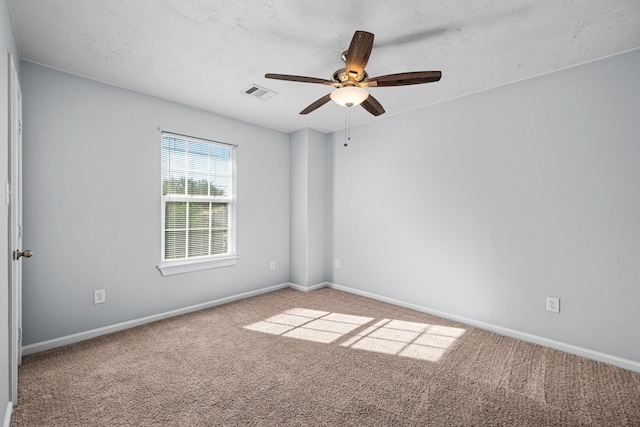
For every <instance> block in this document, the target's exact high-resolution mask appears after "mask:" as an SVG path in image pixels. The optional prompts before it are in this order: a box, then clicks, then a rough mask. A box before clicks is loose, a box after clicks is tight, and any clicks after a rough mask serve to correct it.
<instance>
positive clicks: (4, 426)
mask: <svg viewBox="0 0 640 427" xmlns="http://www.w3.org/2000/svg"><path fill="white" fill-rule="evenodd" d="M11 415H13V402H9V403H7V411H6V412H5V413H4V422H3V423H2V427H11Z"/></svg>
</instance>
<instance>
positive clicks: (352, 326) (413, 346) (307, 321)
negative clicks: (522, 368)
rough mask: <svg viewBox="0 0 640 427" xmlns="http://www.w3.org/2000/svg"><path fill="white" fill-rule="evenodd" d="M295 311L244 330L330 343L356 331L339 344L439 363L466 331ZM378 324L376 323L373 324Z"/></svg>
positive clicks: (297, 309) (270, 318) (317, 312)
mask: <svg viewBox="0 0 640 427" xmlns="http://www.w3.org/2000/svg"><path fill="white" fill-rule="evenodd" d="M376 320H377V319H375V318H373V317H365V316H354V315H351V314H342V313H331V312H328V311H319V310H309V309H305V308H292V309H290V310H286V311H283V312H282V313H280V314H276V315H275V316H272V317H269V318H268V319H265V320H263V321H260V322H256V323H252V324H250V325H247V326H245V327H244V329H248V330H252V331H256V332H262V333H266V334H272V335H280V336H284V337H288V338H296V339H301V340H305V341H314V342H319V343H324V344H330V343H333V342H336V341H338V340H339V339H341V338H347V335H349V334H351V333H353V332H355V334H354V335H353V336H351V337H348V338H347V339H346V340H345V341H344V342H342V343H341V344H340V345H341V346H342V347H348V348H353V349H356V350H366V351H373V352H376V353H384V354H394V355H398V356H403V357H410V358H413V359H421V360H426V361H430V362H437V361H438V360H440V359H441V358H442V356H443V355H444V354H445V353H446V351H447V350H448V349H449V348H450V347H451V346H452V345H453V343H454V342H455V341H456V340H457V339H458V338H459V337H460V336H461V335H462V334H464V332H465V329H462V328H454V327H450V326H442V325H431V324H428V323H417V322H407V321H404V320H396V319H379V320H377V321H376ZM374 322H375V323H374Z"/></svg>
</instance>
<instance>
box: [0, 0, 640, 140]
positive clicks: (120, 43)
mask: <svg viewBox="0 0 640 427" xmlns="http://www.w3.org/2000/svg"><path fill="white" fill-rule="evenodd" d="M10 5H11V8H12V14H13V19H14V25H15V28H16V33H17V39H18V45H19V49H20V54H21V57H22V58H23V59H26V60H28V61H32V62H36V63H39V64H43V65H46V66H49V67H53V68H56V69H59V70H63V71H66V72H69V73H72V74H76V75H79V76H84V77H88V78H90V79H94V80H98V81H101V82H105V83H109V84H112V85H116V86H120V87H123V88H127V89H131V90H135V91H138V92H142V93H145V94H150V95H154V96H157V97H160V98H164V99H168V100H172V101H176V102H180V103H182V104H186V105H190V106H193V107H197V108H201V109H203V110H208V111H212V112H214V113H218V114H221V115H224V116H228V117H233V118H236V119H240V120H243V121H246V122H250V123H255V124H258V125H262V126H265V127H268V128H272V129H276V130H280V131H284V132H291V131H295V130H298V129H301V128H305V127H310V128H314V129H317V130H320V131H323V132H329V131H335V130H339V129H341V128H342V127H343V126H344V121H345V114H344V107H340V106H338V105H336V104H334V103H328V104H326V105H325V106H323V107H321V108H319V109H318V110H316V111H314V112H312V113H311V114H309V115H306V116H300V115H299V114H298V112H299V111H301V110H302V109H303V108H304V107H306V106H307V105H309V104H310V103H311V102H313V101H315V100H316V99H318V98H320V97H322V96H324V95H325V94H327V93H329V91H330V90H331V89H332V88H331V87H329V86H324V85H317V84H309V83H295V82H286V81H277V80H269V79H265V78H264V74H265V73H268V72H271V73H282V74H297V75H303V76H311V77H320V78H326V79H328V78H330V77H331V75H332V73H333V72H334V71H335V70H337V69H338V68H341V67H343V62H342V61H341V59H340V54H341V53H342V51H344V50H345V49H347V47H348V45H349V42H350V40H351V37H352V36H353V33H354V31H355V30H365V31H369V32H372V33H374V34H375V41H374V46H373V52H372V54H371V58H370V60H369V63H368V65H367V67H366V70H367V72H368V74H369V75H370V76H377V75H381V74H390V73H398V72H404V71H422V70H441V71H442V73H443V77H442V80H441V81H440V82H438V83H430V84H425V85H417V86H407V87H384V88H371V89H370V91H371V93H372V94H373V95H374V96H375V97H376V98H377V99H378V100H379V101H380V103H381V104H382V105H383V106H384V107H385V109H386V111H387V112H386V114H384V115H382V116H380V117H379V118H374V117H373V116H371V115H370V114H369V113H367V112H366V111H364V110H363V109H362V108H359V107H354V108H352V109H351V123H352V125H355V124H359V123H364V122H367V121H370V120H381V119H384V117H385V116H389V115H392V114H398V113H401V112H403V111H407V110H413V109H416V108H419V107H421V106H424V105H428V104H433V103H436V102H439V101H442V100H445V99H449V98H453V97H457V96H461V95H465V94H469V93H472V92H477V91H480V90H483V89H487V88H490V87H495V86H498V85H502V84H506V83H509V82H513V81H517V80H521V79H525V78H529V77H532V76H536V75H540V74H543V73H547V72H550V71H554V70H558V69H561V68H565V67H568V66H571V65H575V64H580V63H584V62H587V61H590V60H594V59H598V58H602V57H605V56H608V55H612V54H615V53H619V52H623V51H627V50H630V49H635V48H638V47H640V1H638V0H606V1H605V0H601V1H589V0H448V1H444V0H384V1H372V0H325V1H318V0H313V1H310V0H262V1H256V0H244V1H237V0H119V1H115V0H10ZM252 84H257V85H260V86H263V87H266V88H268V89H271V90H273V91H275V92H277V95H276V96H274V97H272V98H270V99H268V100H260V99H258V98H255V97H252V96H248V95H245V94H244V93H243V91H244V90H245V89H247V88H248V87H250V86H251V85H252ZM595 84H606V82H595Z"/></svg>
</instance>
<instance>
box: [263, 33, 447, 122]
mask: <svg viewBox="0 0 640 427" xmlns="http://www.w3.org/2000/svg"><path fill="white" fill-rule="evenodd" d="M372 48H373V34H372V33H368V32H366V31H356V32H355V34H354V35H353V38H352V39H351V44H350V45H349V49H348V50H345V51H344V52H343V53H342V60H343V61H344V62H345V67H344V68H341V69H339V70H337V71H336V72H334V73H333V76H332V77H331V80H326V79H320V78H316V77H304V76H293V75H289V74H273V73H267V74H265V77H266V78H268V79H276V80H288V81H292V82H303V83H318V84H324V85H329V86H333V87H335V88H336V89H335V90H334V91H333V92H331V93H329V94H327V95H325V96H323V97H322V98H320V99H318V100H317V101H315V102H313V103H312V104H311V105H309V106H308V107H307V108H305V109H304V110H302V111H300V114H309V113H310V112H312V111H314V110H316V109H317V108H319V107H322V106H323V105H324V104H326V103H327V102H329V101H331V100H333V101H334V102H336V103H337V104H340V105H342V106H345V107H352V106H354V105H358V104H360V105H362V107H363V108H364V109H365V110H367V111H368V112H369V113H371V114H373V115H374V116H379V115H381V114H383V113H384V108H382V105H381V104H380V102H378V100H377V99H375V98H374V97H373V96H372V95H371V94H369V93H368V92H367V91H366V90H365V89H364V88H365V87H385V86H407V85H417V84H422V83H431V82H437V81H438V80H440V77H442V73H441V72H440V71H411V72H407V73H397V74H387V75H384V76H378V77H369V75H368V74H367V72H366V71H365V70H364V67H365V66H366V65H367V61H368V60H369V56H370V55H371V49H372Z"/></svg>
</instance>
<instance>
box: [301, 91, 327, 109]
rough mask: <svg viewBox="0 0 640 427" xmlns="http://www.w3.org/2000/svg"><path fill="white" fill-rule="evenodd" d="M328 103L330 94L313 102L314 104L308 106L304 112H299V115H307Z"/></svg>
mask: <svg viewBox="0 0 640 427" xmlns="http://www.w3.org/2000/svg"><path fill="white" fill-rule="evenodd" d="M329 101H331V94H330V93H328V94H326V95H325V96H323V97H322V98H320V99H318V100H317V101H315V102H314V103H312V104H311V105H309V106H308V107H307V108H305V109H304V110H302V111H300V114H309V113H310V112H312V111H314V110H316V109H318V108H320V107H322V106H323V105H324V104H326V103H327V102H329Z"/></svg>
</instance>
